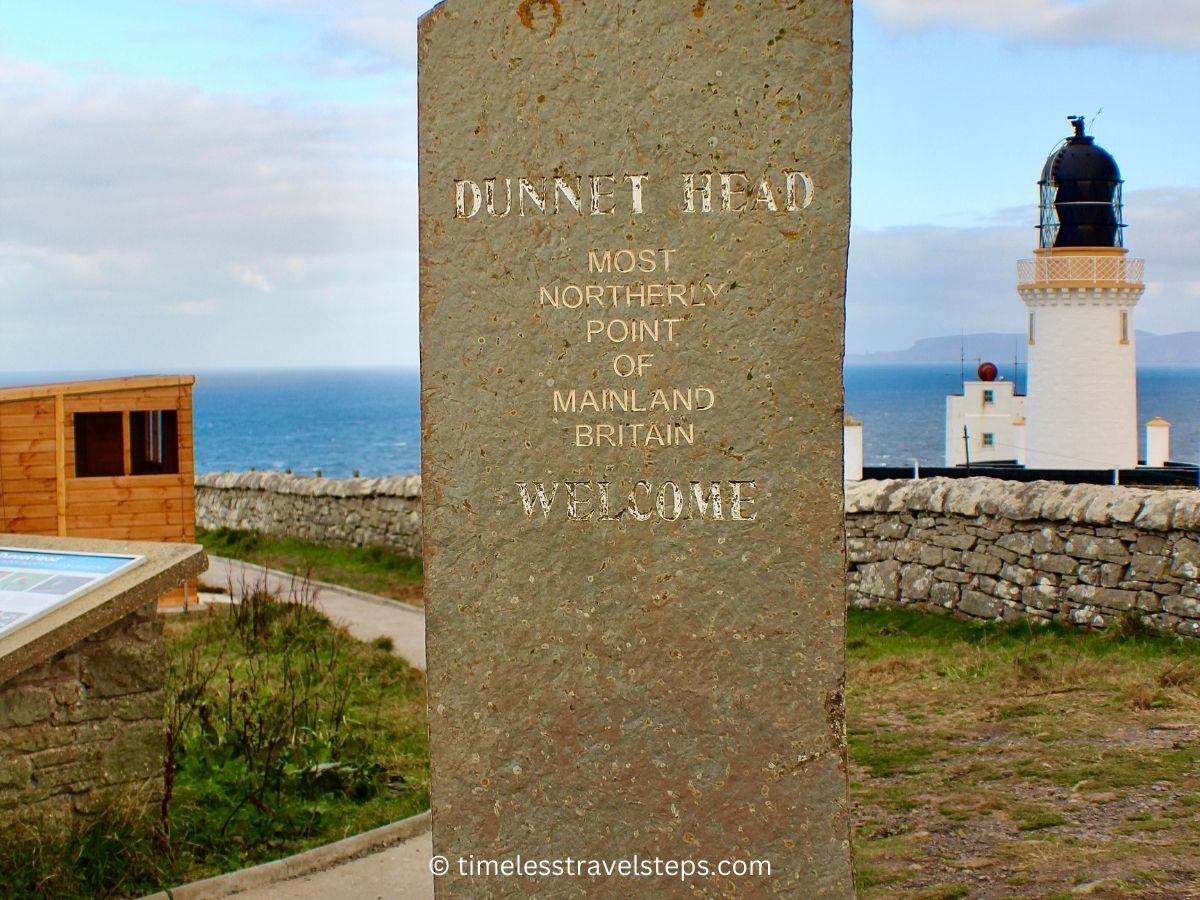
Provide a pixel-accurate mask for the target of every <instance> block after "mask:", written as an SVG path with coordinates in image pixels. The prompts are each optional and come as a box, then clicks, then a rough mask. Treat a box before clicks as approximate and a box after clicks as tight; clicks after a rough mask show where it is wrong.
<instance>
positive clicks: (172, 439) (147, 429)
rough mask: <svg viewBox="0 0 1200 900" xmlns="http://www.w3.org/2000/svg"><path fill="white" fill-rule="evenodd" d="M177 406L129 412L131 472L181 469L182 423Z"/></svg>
mask: <svg viewBox="0 0 1200 900" xmlns="http://www.w3.org/2000/svg"><path fill="white" fill-rule="evenodd" d="M178 421H179V420H178V417H177V415H176V413H175V410H173V409H165V410H164V409H156V410H153V411H152V412H131V413H130V414H129V474H130V475H173V474H176V473H178V472H179V425H178Z"/></svg>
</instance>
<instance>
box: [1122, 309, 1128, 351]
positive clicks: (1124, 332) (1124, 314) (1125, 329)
mask: <svg viewBox="0 0 1200 900" xmlns="http://www.w3.org/2000/svg"><path fill="white" fill-rule="evenodd" d="M1121 343H1122V344H1128V343H1129V311H1128V310H1125V309H1123V310H1121Z"/></svg>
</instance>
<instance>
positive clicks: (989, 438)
mask: <svg viewBox="0 0 1200 900" xmlns="http://www.w3.org/2000/svg"><path fill="white" fill-rule="evenodd" d="M983 446H985V447H995V446H996V435H994V434H992V432H990V431H985V432H984V433H983Z"/></svg>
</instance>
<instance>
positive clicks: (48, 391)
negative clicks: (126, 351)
mask: <svg viewBox="0 0 1200 900" xmlns="http://www.w3.org/2000/svg"><path fill="white" fill-rule="evenodd" d="M195 382H196V376H195V375H131V376H128V377H125V378H96V379H93V380H90V381H60V382H57V383H54V384H31V385H18V386H16V387H5V388H0V403H11V402H13V401H14V400H36V399H39V398H41V397H57V396H59V395H62V396H64V397H73V396H80V395H84V394H110V393H119V392H121V391H137V390H145V389H147V388H160V387H182V386H185V385H192V384H195Z"/></svg>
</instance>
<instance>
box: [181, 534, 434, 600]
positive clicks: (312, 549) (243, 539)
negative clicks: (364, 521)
mask: <svg viewBox="0 0 1200 900" xmlns="http://www.w3.org/2000/svg"><path fill="white" fill-rule="evenodd" d="M196 540H197V541H199V542H200V543H201V544H203V545H204V547H205V549H206V550H208V551H209V552H210V553H212V554H214V555H216V556H224V557H228V558H230V559H238V560H243V561H245V562H252V563H256V564H258V565H261V566H267V567H268V568H272V569H279V570H281V571H284V572H288V573H291V574H293V575H300V576H302V577H307V578H310V579H312V580H314V581H325V582H328V583H330V584H338V585H342V586H343V587H349V588H354V589H355V590H359V591H366V592H367V593H369V594H378V595H379V596H381V597H391V598H392V599H394V600H402V601H404V602H406V603H412V604H414V605H417V606H420V605H423V600H422V595H421V582H422V569H421V561H420V560H419V559H413V558H411V557H408V556H402V555H401V554H399V553H396V552H395V551H393V550H389V549H388V548H386V547H341V546H325V545H323V544H314V543H310V542H308V541H301V540H298V539H296V538H278V537H271V536H270V535H265V534H260V533H258V532H256V531H240V530H237V529H233V528H218V529H214V530H209V529H204V528H198V529H197V530H196ZM214 587H226V586H225V585H214Z"/></svg>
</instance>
